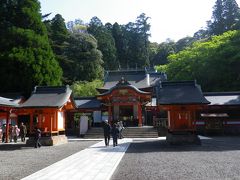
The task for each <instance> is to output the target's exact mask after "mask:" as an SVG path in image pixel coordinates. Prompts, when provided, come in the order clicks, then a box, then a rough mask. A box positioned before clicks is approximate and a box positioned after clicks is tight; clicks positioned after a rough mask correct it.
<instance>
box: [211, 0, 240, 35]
mask: <svg viewBox="0 0 240 180" xmlns="http://www.w3.org/2000/svg"><path fill="white" fill-rule="evenodd" d="M238 29H240V10H239V7H238V4H237V3H236V1H235V0H217V1H216V3H215V5H214V7H213V14H212V21H209V22H208V31H209V35H220V34H222V33H224V32H226V31H229V30H238Z"/></svg>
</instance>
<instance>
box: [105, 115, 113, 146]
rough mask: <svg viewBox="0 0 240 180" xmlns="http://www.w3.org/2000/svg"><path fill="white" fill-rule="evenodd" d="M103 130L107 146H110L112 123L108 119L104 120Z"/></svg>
mask: <svg viewBox="0 0 240 180" xmlns="http://www.w3.org/2000/svg"><path fill="white" fill-rule="evenodd" d="M103 131H104V140H105V145H106V146H109V141H110V133H111V126H110V124H109V123H108V120H105V121H104V124H103Z"/></svg>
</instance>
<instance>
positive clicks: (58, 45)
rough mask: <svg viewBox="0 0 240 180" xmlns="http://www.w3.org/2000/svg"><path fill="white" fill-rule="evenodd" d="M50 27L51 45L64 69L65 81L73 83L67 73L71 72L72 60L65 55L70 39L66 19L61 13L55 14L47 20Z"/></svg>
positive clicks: (65, 82)
mask: <svg viewBox="0 0 240 180" xmlns="http://www.w3.org/2000/svg"><path fill="white" fill-rule="evenodd" d="M45 23H46V25H47V27H48V35H49V38H50V40H51V46H52V49H53V52H54V54H55V55H56V59H57V61H58V62H59V64H60V66H61V68H62V70H63V83H64V84H71V83H72V82H71V80H70V79H69V77H67V74H71V71H72V70H71V68H68V67H69V66H70V64H69V63H70V62H69V60H68V58H67V56H66V55H65V51H66V45H67V41H68V39H69V36H70V34H69V32H68V30H67V28H66V25H65V21H64V19H63V17H62V16H61V15H60V14H57V15H55V17H54V18H53V19H52V20H51V21H45Z"/></svg>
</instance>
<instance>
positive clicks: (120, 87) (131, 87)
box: [98, 85, 151, 96]
mask: <svg viewBox="0 0 240 180" xmlns="http://www.w3.org/2000/svg"><path fill="white" fill-rule="evenodd" d="M123 88H130V89H134V90H135V91H137V92H138V93H141V94H151V93H150V92H145V91H141V90H139V89H138V88H136V87H135V86H132V85H116V86H114V87H112V88H111V89H109V91H106V92H104V93H102V94H99V95H98V96H105V95H107V94H111V92H112V91H113V90H115V89H123Z"/></svg>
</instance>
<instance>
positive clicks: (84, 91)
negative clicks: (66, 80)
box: [71, 80, 103, 97]
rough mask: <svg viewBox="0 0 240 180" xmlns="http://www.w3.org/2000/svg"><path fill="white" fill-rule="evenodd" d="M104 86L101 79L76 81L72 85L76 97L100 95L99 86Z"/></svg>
mask: <svg viewBox="0 0 240 180" xmlns="http://www.w3.org/2000/svg"><path fill="white" fill-rule="evenodd" d="M102 86H103V82H102V81H101V80H94V81H91V82H88V81H76V82H74V84H73V85H72V86H71V89H72V90H73V95H74V97H86V96H96V95H98V94H99V93H98V91H97V90H96V89H97V88H100V87H102Z"/></svg>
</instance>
